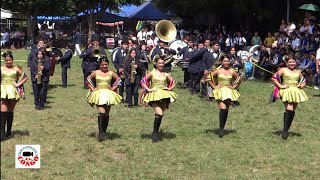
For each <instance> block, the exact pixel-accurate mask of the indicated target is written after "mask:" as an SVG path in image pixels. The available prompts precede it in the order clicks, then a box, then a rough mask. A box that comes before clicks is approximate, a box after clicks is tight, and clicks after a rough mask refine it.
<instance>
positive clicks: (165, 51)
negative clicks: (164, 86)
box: [151, 40, 175, 73]
mask: <svg viewBox="0 0 320 180" xmlns="http://www.w3.org/2000/svg"><path fill="white" fill-rule="evenodd" d="M174 53H175V51H174V50H171V49H170V48H169V47H168V46H166V44H165V43H164V41H162V40H159V44H158V45H156V47H155V49H154V50H153V52H152V54H151V59H153V58H154V57H155V56H156V55H158V56H162V57H166V56H168V55H169V54H173V55H174ZM163 72H167V73H169V72H171V62H169V63H165V64H164V68H163Z"/></svg>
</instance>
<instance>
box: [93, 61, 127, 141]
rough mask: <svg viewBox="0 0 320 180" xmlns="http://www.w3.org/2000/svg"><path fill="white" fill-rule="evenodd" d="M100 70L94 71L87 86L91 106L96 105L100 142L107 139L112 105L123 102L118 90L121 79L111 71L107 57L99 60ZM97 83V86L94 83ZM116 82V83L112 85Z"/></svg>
mask: <svg viewBox="0 0 320 180" xmlns="http://www.w3.org/2000/svg"><path fill="white" fill-rule="evenodd" d="M99 64H100V69H99V70H95V71H93V72H92V73H91V74H90V76H89V77H88V78H87V84H88V87H89V88H90V90H89V93H88V95H87V101H88V103H89V104H91V105H92V106H93V105H96V106H97V109H98V112H99V115H98V127H99V136H98V139H99V142H101V141H104V140H105V139H106V132H107V128H108V124H109V112H110V109H111V105H116V104H118V103H120V102H121V100H122V97H121V96H120V95H119V94H117V93H116V92H115V91H116V89H117V88H118V87H119V86H121V79H120V78H119V77H118V75H117V74H116V73H115V72H113V71H110V70H109V60H108V59H107V57H100V58H99ZM93 80H95V81H96V84H97V85H96V86H95V85H94V83H93ZM112 80H114V83H113V84H111V83H112Z"/></svg>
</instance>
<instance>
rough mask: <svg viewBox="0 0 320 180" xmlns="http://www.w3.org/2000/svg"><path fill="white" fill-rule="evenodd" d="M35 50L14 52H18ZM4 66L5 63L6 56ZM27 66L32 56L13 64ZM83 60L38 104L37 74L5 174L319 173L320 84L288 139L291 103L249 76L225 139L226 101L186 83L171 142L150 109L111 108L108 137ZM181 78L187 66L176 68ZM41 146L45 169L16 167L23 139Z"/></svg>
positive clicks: (7, 146)
mask: <svg viewBox="0 0 320 180" xmlns="http://www.w3.org/2000/svg"><path fill="white" fill-rule="evenodd" d="M27 54H28V52H26V51H24V50H17V51H14V57H15V59H17V60H23V59H26V57H27ZM1 64H3V62H2V63H1ZM15 64H21V65H23V66H24V69H26V68H25V65H26V62H18V61H17V62H15ZM80 65H81V59H79V58H73V59H72V68H71V69H70V70H69V77H68V81H69V82H68V84H69V87H68V88H66V89H64V88H62V87H61V76H60V72H61V71H60V69H61V68H60V66H59V65H58V66H57V67H56V71H55V75H54V77H52V78H51V80H50V84H51V85H52V86H53V88H52V89H50V90H49V92H48V101H49V102H48V104H47V105H46V107H47V108H46V109H44V110H43V111H37V110H35V108H34V104H33V95H32V94H30V93H31V82H30V81H28V82H27V83H26V84H25V88H26V95H27V98H26V99H25V100H20V101H19V103H18V105H17V107H16V110H15V117H14V122H13V131H14V132H13V134H14V137H13V138H11V139H9V140H6V141H4V142H1V179H6V180H12V179H159V180H160V179H319V177H320V171H319V170H320V138H319V132H320V121H319V120H320V111H319V100H320V96H319V94H320V92H319V91H315V90H311V89H306V90H305V91H306V93H307V95H308V97H309V101H307V102H305V103H303V104H301V105H299V107H298V109H297V112H296V117H295V120H294V124H293V126H292V127H291V129H290V132H291V133H290V134H289V138H288V140H287V141H285V140H282V139H281V137H280V133H281V130H282V124H283V121H282V120H283V105H282V103H281V102H280V101H278V102H276V103H273V104H268V100H269V95H270V93H271V90H272V87H271V86H270V85H271V83H266V82H260V81H244V82H243V83H242V84H241V87H240V94H241V97H240V103H241V105H240V106H239V107H236V108H231V109H230V113H229V118H228V121H227V125H226V129H228V130H229V131H228V132H229V133H228V134H227V135H226V136H225V137H224V138H223V139H219V138H218V136H217V134H216V129H217V128H218V127H219V120H218V112H219V110H218V108H217V105H216V103H214V102H204V101H202V100H200V99H199V98H198V97H197V96H196V95H194V96H191V95H190V93H189V91H187V90H185V89H178V88H176V89H174V91H175V92H176V93H177V94H178V100H177V101H176V102H175V103H173V104H171V106H170V109H169V110H168V111H166V112H165V116H164V117H163V124H162V126H161V129H162V134H163V136H164V137H163V141H161V142H160V143H152V142H151V139H150V133H151V131H152V129H153V120H154V112H153V110H152V108H150V107H147V108H144V107H139V108H134V109H128V108H126V107H125V106H124V104H121V105H118V106H113V107H112V109H111V113H110V123H109V128H108V137H109V139H108V140H107V141H104V142H102V143H99V142H98V140H97V137H96V136H97V132H98V127H97V115H98V113H97V110H96V108H91V107H90V106H89V105H88V104H87V103H86V101H85V96H86V93H87V90H85V89H83V88H82V86H83V85H82V79H83V76H82V70H81V68H80ZM173 76H174V78H175V79H176V81H178V82H181V81H182V78H183V74H182V71H181V69H180V68H175V69H174V71H173ZM17 144H40V145H41V168H40V169H34V170H28V169H15V145H17Z"/></svg>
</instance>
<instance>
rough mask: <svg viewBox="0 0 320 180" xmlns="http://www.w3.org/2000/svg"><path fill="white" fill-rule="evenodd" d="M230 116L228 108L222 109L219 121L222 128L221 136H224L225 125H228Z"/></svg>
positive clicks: (220, 130)
mask: <svg viewBox="0 0 320 180" xmlns="http://www.w3.org/2000/svg"><path fill="white" fill-rule="evenodd" d="M227 118H228V110H227V109H220V113H219V122H220V129H219V138H222V137H223V136H224V131H223V130H224V126H225V125H226V122H227Z"/></svg>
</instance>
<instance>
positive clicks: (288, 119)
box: [272, 57, 308, 139]
mask: <svg viewBox="0 0 320 180" xmlns="http://www.w3.org/2000/svg"><path fill="white" fill-rule="evenodd" d="M286 63H287V67H285V68H281V69H279V70H278V72H277V73H276V74H275V75H274V76H273V77H272V81H273V82H274V84H275V85H276V86H277V87H278V88H279V89H280V91H279V96H280V99H281V100H282V102H283V104H284V108H285V112H284V120H283V131H282V138H283V139H287V138H288V135H289V133H288V131H289V128H290V126H291V123H292V121H293V118H294V115H295V110H296V108H297V106H298V104H299V103H302V102H304V101H306V100H308V97H307V95H306V93H305V92H304V91H303V90H302V89H303V88H304V86H305V85H306V82H305V80H304V77H303V75H302V74H301V71H300V70H297V69H296V61H295V60H294V59H293V58H292V57H289V58H288V60H287V61H286ZM281 78H282V79H283V82H281Z"/></svg>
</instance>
